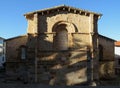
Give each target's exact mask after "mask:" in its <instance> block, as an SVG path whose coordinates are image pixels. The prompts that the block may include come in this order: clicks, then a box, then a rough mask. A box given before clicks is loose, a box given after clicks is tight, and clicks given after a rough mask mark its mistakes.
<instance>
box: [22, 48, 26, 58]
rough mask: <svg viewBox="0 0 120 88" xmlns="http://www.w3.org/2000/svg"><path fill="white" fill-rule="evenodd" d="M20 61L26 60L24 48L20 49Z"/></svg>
mask: <svg viewBox="0 0 120 88" xmlns="http://www.w3.org/2000/svg"><path fill="white" fill-rule="evenodd" d="M21 59H26V47H25V46H22V47H21Z"/></svg>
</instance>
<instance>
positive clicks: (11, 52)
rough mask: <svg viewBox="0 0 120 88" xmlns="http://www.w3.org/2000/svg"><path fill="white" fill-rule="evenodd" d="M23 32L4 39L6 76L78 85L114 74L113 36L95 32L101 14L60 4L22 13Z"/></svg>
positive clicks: (22, 79) (30, 80)
mask: <svg viewBox="0 0 120 88" xmlns="http://www.w3.org/2000/svg"><path fill="white" fill-rule="evenodd" d="M24 16H25V18H26V19H27V22H28V27H27V33H26V34H25V35H21V36H17V37H14V38H10V39H7V40H6V41H5V42H6V75H7V78H6V79H7V80H20V81H22V82H27V83H41V84H48V85H68V86H71V85H82V84H89V83H90V82H93V81H99V80H102V79H112V78H113V77H114V40H113V39H110V38H108V37H105V36H103V35H100V34H99V33H98V20H99V18H100V17H101V16H102V14H100V13H95V12H91V11H87V10H81V9H79V8H74V7H71V6H66V5H61V6H56V7H52V8H47V9H42V10H38V11H34V12H29V13H26V14H24Z"/></svg>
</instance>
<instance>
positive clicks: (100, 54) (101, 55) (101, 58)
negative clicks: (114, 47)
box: [99, 45, 103, 61]
mask: <svg viewBox="0 0 120 88" xmlns="http://www.w3.org/2000/svg"><path fill="white" fill-rule="evenodd" d="M99 60H100V61H102V60H103V46H102V45H99Z"/></svg>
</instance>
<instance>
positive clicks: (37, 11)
mask: <svg viewBox="0 0 120 88" xmlns="http://www.w3.org/2000/svg"><path fill="white" fill-rule="evenodd" d="M60 7H67V8H71V9H75V10H80V11H84V12H87V13H93V14H96V15H99V16H102V14H100V13H96V12H92V11H88V10H85V9H80V8H76V7H73V6H69V5H65V4H61V5H58V6H53V7H50V8H45V9H41V10H36V11H33V12H28V13H26V14H24V16H26V15H29V14H34V13H40V12H44V11H47V10H53V9H57V8H60Z"/></svg>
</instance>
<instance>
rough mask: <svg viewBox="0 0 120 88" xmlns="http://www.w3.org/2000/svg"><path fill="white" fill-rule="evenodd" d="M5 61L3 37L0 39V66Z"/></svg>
mask: <svg viewBox="0 0 120 88" xmlns="http://www.w3.org/2000/svg"><path fill="white" fill-rule="evenodd" d="M4 62H5V55H4V46H3V39H0V67H1V66H2V64H3V63H4Z"/></svg>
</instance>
